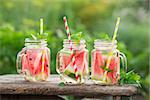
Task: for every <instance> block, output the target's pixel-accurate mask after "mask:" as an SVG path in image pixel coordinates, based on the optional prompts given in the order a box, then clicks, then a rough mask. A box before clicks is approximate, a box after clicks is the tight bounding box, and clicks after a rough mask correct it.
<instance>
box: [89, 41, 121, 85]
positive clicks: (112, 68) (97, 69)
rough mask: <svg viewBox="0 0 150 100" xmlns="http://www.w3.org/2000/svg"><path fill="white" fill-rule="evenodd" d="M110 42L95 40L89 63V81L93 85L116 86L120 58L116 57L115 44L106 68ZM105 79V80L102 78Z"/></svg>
mask: <svg viewBox="0 0 150 100" xmlns="http://www.w3.org/2000/svg"><path fill="white" fill-rule="evenodd" d="M111 46H112V43H111V41H106V40H95V41H94V47H95V49H93V50H92V55H91V56H92V60H91V61H92V62H91V79H92V80H93V81H94V82H95V83H102V84H117V83H118V80H119V77H120V76H119V75H120V57H119V55H118V50H117V44H116V42H115V45H114V47H113V56H112V58H111V60H110V64H109V66H108V68H107V65H106V64H107V61H108V57H109V52H110V48H111ZM105 74H106V76H105ZM105 77H106V80H104V78H105Z"/></svg>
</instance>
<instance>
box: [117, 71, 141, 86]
mask: <svg viewBox="0 0 150 100" xmlns="http://www.w3.org/2000/svg"><path fill="white" fill-rule="evenodd" d="M140 80H141V76H140V75H138V74H137V73H135V72H134V71H133V70H131V71H129V72H125V71H124V70H121V71H120V80H119V82H120V84H121V85H123V84H137V85H138V86H141V85H140Z"/></svg>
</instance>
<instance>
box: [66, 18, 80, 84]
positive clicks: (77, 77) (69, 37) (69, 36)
mask: <svg viewBox="0 0 150 100" xmlns="http://www.w3.org/2000/svg"><path fill="white" fill-rule="evenodd" d="M63 20H64V24H65V29H66V32H67V36H68V41H69V43H70V50H72V41H71V34H70V31H69V26H68V23H67V18H66V16H64V17H63ZM73 63H74V64H73V67H74V71H75V77H76V80H77V82H79V74H78V68H77V66H76V64H75V58H74V57H73Z"/></svg>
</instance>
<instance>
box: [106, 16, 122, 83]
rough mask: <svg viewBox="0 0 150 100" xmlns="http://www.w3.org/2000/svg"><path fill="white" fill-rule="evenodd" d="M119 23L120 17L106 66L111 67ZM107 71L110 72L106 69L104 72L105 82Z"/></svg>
mask: <svg viewBox="0 0 150 100" xmlns="http://www.w3.org/2000/svg"><path fill="white" fill-rule="evenodd" d="M119 23H120V17H118V18H117V22H116V26H115V31H114V35H113V38H112V47H111V51H110V52H109V56H108V59H107V62H106V68H109V65H110V61H111V58H112V56H113V47H114V44H115V40H116V37H117V32H118V28H119ZM107 72H108V71H105V72H104V76H103V82H106V75H107Z"/></svg>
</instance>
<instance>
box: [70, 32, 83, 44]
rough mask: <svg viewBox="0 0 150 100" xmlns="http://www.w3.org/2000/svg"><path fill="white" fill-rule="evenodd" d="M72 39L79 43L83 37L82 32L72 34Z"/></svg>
mask: <svg viewBox="0 0 150 100" xmlns="http://www.w3.org/2000/svg"><path fill="white" fill-rule="evenodd" d="M71 39H72V40H73V41H75V43H77V44H79V43H80V40H81V39H82V32H78V33H73V34H71Z"/></svg>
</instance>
